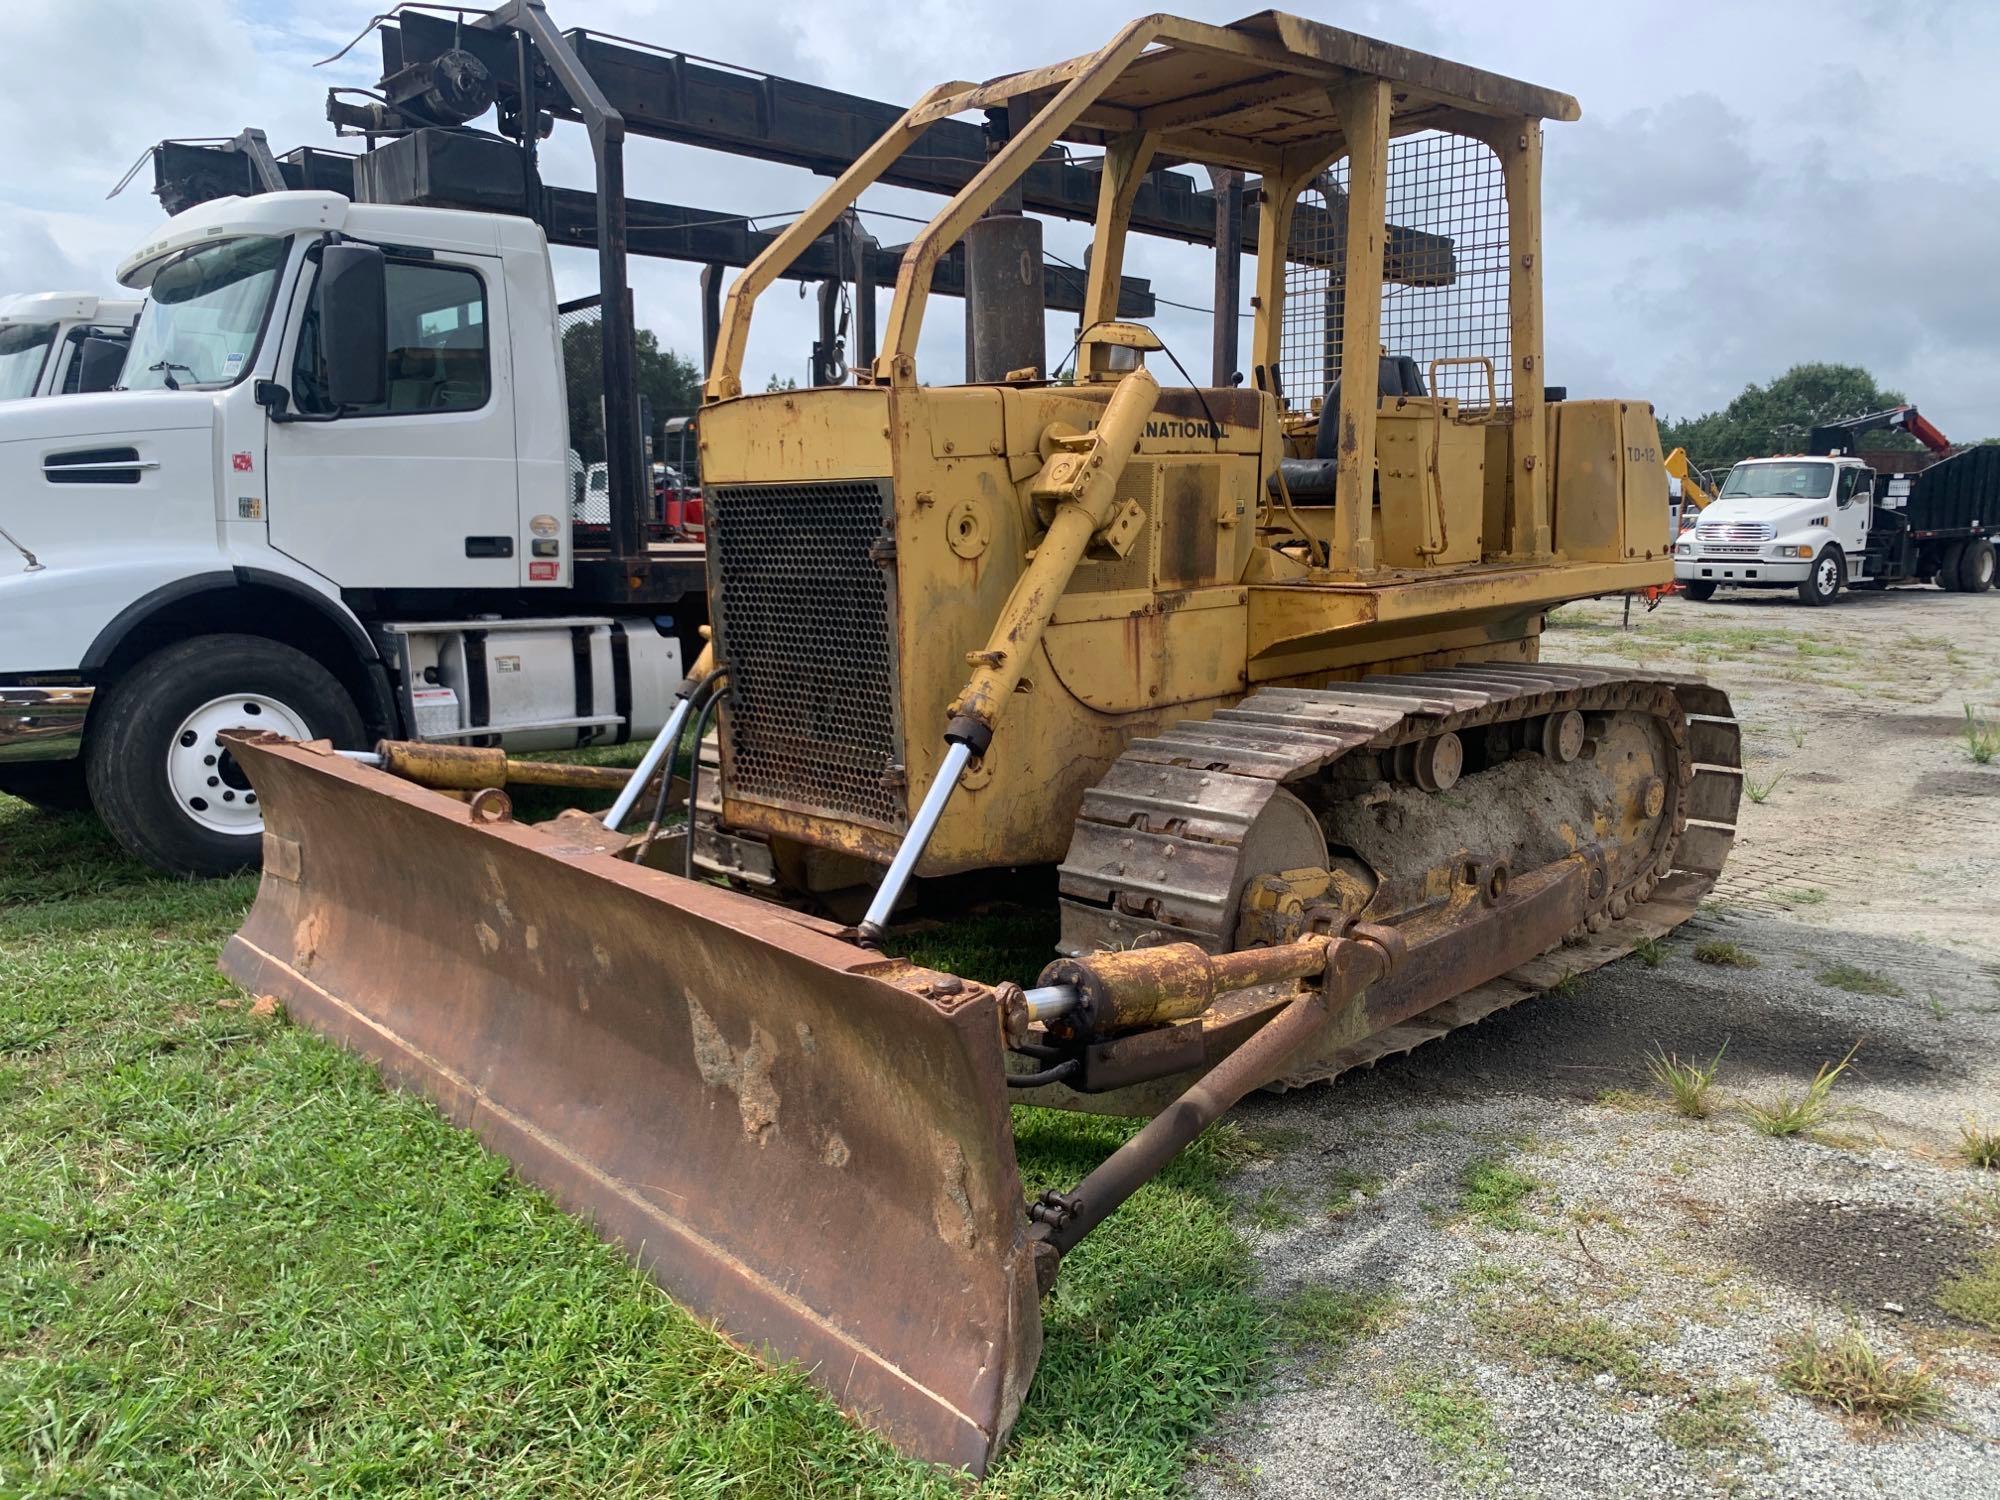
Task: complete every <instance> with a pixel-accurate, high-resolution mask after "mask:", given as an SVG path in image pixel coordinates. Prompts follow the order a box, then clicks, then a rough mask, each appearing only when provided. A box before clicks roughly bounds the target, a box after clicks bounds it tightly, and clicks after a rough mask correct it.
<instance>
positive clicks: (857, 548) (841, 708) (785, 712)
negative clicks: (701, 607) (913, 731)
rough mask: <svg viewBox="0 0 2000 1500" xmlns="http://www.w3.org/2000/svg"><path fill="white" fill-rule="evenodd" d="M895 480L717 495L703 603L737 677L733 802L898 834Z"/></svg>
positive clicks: (725, 490)
mask: <svg viewBox="0 0 2000 1500" xmlns="http://www.w3.org/2000/svg"><path fill="white" fill-rule="evenodd" d="M888 489H889V482H888V481H887V480H879V481H878V480H836V481H820V482H815V483H810V484H734V485H718V486H715V487H714V488H711V489H710V490H709V491H708V492H707V495H706V497H705V498H706V503H707V507H708V535H709V545H710V547H711V548H712V549H713V551H712V557H713V560H714V564H715V566H714V572H713V577H714V578H715V580H716V582H715V586H714V589H713V591H712V593H711V595H710V598H709V607H710V610H711V612H712V614H713V616H714V621H715V626H716V636H717V640H718V641H719V643H720V650H719V654H720V656H721V659H722V660H723V661H724V662H725V663H727V664H728V667H729V707H728V723H729V750H730V764H729V768H728V771H729V791H730V793H731V794H732V795H734V796H738V797H742V798H744V799H746V800H748V801H753V802H761V803H766V804H769V805H773V806H779V807H786V808H793V809H796V810H799V811H802V812H813V813H831V814H834V815H837V816H842V817H849V818H854V819H857V820H860V821H863V822H867V823H872V824H875V825H877V826H881V827H885V828H889V829H900V828H901V827H902V824H903V793H902V790H901V786H900V776H899V775H898V774H896V772H897V771H898V770H899V768H900V765H901V762H902V758H903V756H902V737H901V734H900V732H899V728H898V725H897V721H896V685H895V661H894V655H893V651H894V633H893V632H894V625H893V614H894V611H893V607H892V602H891V593H890V589H891V579H892V570H891V568H890V567H889V566H887V565H886V564H884V563H881V562H877V561H875V560H874V558H872V557H871V556H870V552H871V550H872V549H874V548H876V547H877V546H878V545H879V544H880V543H881V542H882V540H883V535H884V533H883V517H884V516H885V515H886V514H887V509H888V507H887V501H888Z"/></svg>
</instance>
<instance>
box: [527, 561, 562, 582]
mask: <svg viewBox="0 0 2000 1500" xmlns="http://www.w3.org/2000/svg"><path fill="white" fill-rule="evenodd" d="M555 578H556V565H555V564H554V563H552V562H531V563H529V564H528V582H530V583H554V582H555Z"/></svg>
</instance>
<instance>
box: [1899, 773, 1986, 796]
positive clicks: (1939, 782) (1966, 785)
mask: <svg viewBox="0 0 2000 1500" xmlns="http://www.w3.org/2000/svg"><path fill="white" fill-rule="evenodd" d="M1930 797H2000V771H1931V772H1927V773H1926V774H1925V775H1924V776H1923V777H1922V778H1921V779H1919V780H1918V782H1917V787H1916V791H1915V792H1914V793H1913V794H1912V800H1913V801H1918V802H1921V801H1924V800H1925V799H1927V798H1930Z"/></svg>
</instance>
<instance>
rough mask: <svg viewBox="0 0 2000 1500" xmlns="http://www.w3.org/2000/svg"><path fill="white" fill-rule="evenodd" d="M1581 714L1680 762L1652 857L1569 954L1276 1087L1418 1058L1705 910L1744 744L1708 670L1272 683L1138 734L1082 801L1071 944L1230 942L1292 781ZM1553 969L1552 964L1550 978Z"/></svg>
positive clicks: (1495, 982) (1069, 876)
mask: <svg viewBox="0 0 2000 1500" xmlns="http://www.w3.org/2000/svg"><path fill="white" fill-rule="evenodd" d="M1569 709H1575V710H1577V711H1579V712H1582V713H1585V714H1591V713H1606V712H1615V711H1627V712H1637V713H1642V714H1649V715H1650V716H1652V717H1653V718H1655V719H1656V720H1658V721H1659V724H1660V728H1661V730H1662V739H1663V741H1664V743H1666V744H1668V745H1670V746H1671V747H1672V751H1671V753H1672V754H1673V756H1674V757H1675V763H1674V764H1673V765H1672V766H1671V767H1670V768H1663V770H1664V771H1665V772H1666V774H1665V775H1664V776H1663V779H1664V781H1665V782H1666V785H1667V789H1668V790H1667V803H1666V807H1665V810H1664V811H1663V813H1662V815H1661V817H1660V819H1659V822H1658V825H1657V829H1656V832H1655V835H1654V843H1653V847H1652V850H1651V855H1652V857H1651V859H1650V860H1649V861H1647V862H1645V863H1644V864H1643V866H1642V867H1640V868H1639V869H1638V870H1637V872H1636V873H1630V874H1628V876H1627V878H1625V879H1624V880H1623V881H1622V882H1621V883H1620V884H1618V885H1615V886H1613V887H1612V888H1611V889H1608V890H1606V891H1605V892H1604V895H1603V898H1602V900H1601V902H1600V903H1599V905H1598V906H1597V908H1596V909H1595V910H1594V911H1593V912H1592V913H1591V916H1590V918H1589V921H1588V922H1587V924H1586V925H1585V927H1583V928H1580V929H1578V930H1576V931H1574V932H1572V933H1570V934H1568V937H1567V941H1566V943H1565V944H1564V946H1563V947H1561V948H1560V949H1559V950H1558V951H1556V952H1555V953H1552V954H1545V955H1544V956H1543V957H1542V958H1540V959H1537V960H1535V961H1534V962H1533V963H1530V964H1527V965H1522V966H1520V967H1519V968H1517V969H1515V970H1513V971H1511V972H1509V973H1506V974H1502V975H1497V976H1494V977H1493V978H1492V979H1490V980H1489V981H1487V982H1485V983H1483V984H1480V985H1478V986H1477V987H1475V988H1473V989H1471V990H1468V991H1466V992H1464V993H1462V994H1460V995H1457V996H1454V997H1453V998H1451V999H1450V1000H1448V1001H1446V1002H1444V1003H1442V1004H1440V1005H1438V1006H1435V1007H1434V1008H1432V1009H1431V1010H1429V1011H1426V1012H1424V1013H1423V1014H1422V1015H1420V1016H1417V1017H1415V1018H1414V1019H1412V1020H1410V1021H1406V1022H1404V1023H1402V1024H1400V1025H1397V1026H1393V1027H1390V1028H1388V1029H1387V1030H1385V1031H1382V1032H1380V1033H1378V1034H1376V1035H1375V1036H1372V1037H1369V1038H1367V1039H1366V1040H1365V1041H1364V1042H1362V1043H1359V1044H1357V1045H1354V1046H1352V1047H1349V1048H1347V1049H1346V1050H1344V1051H1342V1052H1340V1053H1338V1054H1335V1055H1333V1056H1330V1057H1325V1058H1321V1059H1318V1060H1316V1061H1315V1062H1313V1063H1312V1064H1311V1065H1309V1066H1308V1067H1307V1068H1306V1069H1305V1070H1304V1071H1302V1072H1301V1073H1300V1074H1298V1075H1296V1076H1293V1077H1291V1078H1287V1079H1286V1080H1283V1082H1282V1084H1281V1085H1280V1086H1295V1085H1298V1084H1302V1083H1308V1082H1314V1081H1318V1080H1321V1079H1327V1078H1332V1077H1334V1076H1336V1075H1337V1074H1339V1073H1341V1072H1344V1071H1346V1070H1348V1069H1350V1068H1354V1067H1362V1066H1367V1065H1370V1064H1372V1063H1374V1062H1376V1061H1378V1060H1379V1059H1381V1058H1383V1057H1385V1056H1390V1055H1393V1054H1396V1053H1400V1052H1406V1051H1409V1050H1410V1049H1411V1048H1412V1047H1415V1046H1419V1045H1421V1044H1422V1043H1423V1042H1426V1041H1430V1040H1434V1039H1435V1038H1437V1037H1439V1036H1442V1035H1444V1034H1445V1033H1447V1032H1449V1031H1452V1030H1455V1029H1457V1028H1458V1027H1460V1026H1464V1025H1469V1024H1471V1023H1473V1022H1475V1021H1478V1020H1480V1019H1482V1018H1483V1017H1485V1016H1487V1015H1490V1014H1492V1013H1493V1012H1494V1011H1496V1010H1500V1009H1502V1008H1504V1007H1506V1006H1508V1005H1511V1004H1513V1003H1514V1002H1516V1001H1517V1000H1520V999H1524V998H1526V997H1527V996H1528V995H1530V994H1533V993H1536V992H1537V991H1538V990H1540V989H1545V988H1547V987H1548V986H1549V985H1550V984H1552V983H1555V982H1556V981H1558V980H1560V979H1561V978H1562V977H1563V975H1564V974H1569V973H1576V972H1581V971H1583V970H1586V969H1590V968H1595V967H1597V966H1598V965H1599V964H1603V963H1607V962H1609V961H1611V960H1612V959H1614V958H1617V957H1619V956H1621V955H1622V954H1624V953H1627V952H1630V951H1631V949H1632V947H1633V946H1634V945H1636V944H1637V943H1639V942H1641V941H1643V940H1644V939H1645V938H1647V937H1652V936H1657V935H1659V934H1661V933H1663V932H1666V931H1668V930H1671V929H1672V928H1673V927H1675V926H1677V925H1679V924H1680V923H1681V922H1684V921H1686V920H1687V919H1688V917H1690V916H1691V915H1693V912H1694V909H1695V906H1696V904H1697V903H1698V902H1699V900H1700V898H1701V896H1702V895H1703V894H1704V893H1705V892H1706V891H1707V890H1708V889H1709V888H1710V887H1711V886H1713V884H1714V883H1715V879H1716V877H1717V875H1718V874H1720V872H1721V870H1722V866H1723V861H1724V860H1725V859H1726V857H1727V855H1728V852H1729V848H1730V845H1731V843H1732V842H1733V840H1734V838H1735V820H1736V811H1737V807H1738V803H1739V800H1740V797H1741V792H1742V770H1741V736H1740V733H1739V731H1738V728H1737V725H1736V721H1735V719H1734V717H1733V716H1732V714H1731V711H1730V706H1729V699H1728V696H1727V695H1726V694H1724V693H1723V692H1721V691H1720V690H1719V689H1717V688H1714V687H1711V686H1709V685H1708V684H1707V683H1704V682H1701V681H1699V680H1698V679H1693V678H1687V677H1680V676H1674V675H1668V674H1659V673H1641V674H1628V673H1621V672H1616V671H1611V670H1607V669H1604V668H1598V667H1584V666H1563V665H1557V664H1552V663H1537V664H1534V665H1514V664H1493V665H1480V666H1466V667H1454V668H1448V669H1444V670H1440V671H1435V672H1423V673H1412V674H1400V675H1387V676H1380V677H1370V678H1366V679H1363V680H1362V681H1360V682H1354V683H1341V684H1338V685H1336V686H1333V687H1329V688H1323V689H1298V688H1266V689H1264V690H1262V691H1259V692H1257V693H1254V694H1252V695H1251V696H1250V697H1249V698H1246V699H1245V700H1244V701H1243V702H1242V703H1241V704H1240V705H1238V706H1237V707H1235V708H1231V709H1225V710H1223V711H1221V712H1219V713H1217V714H1216V715H1215V716H1214V717H1213V718H1210V719H1205V720H1198V721H1188V722H1185V723H1181V724H1177V725H1175V726H1173V727H1172V728H1170V729H1169V730H1167V731H1166V732H1165V733H1163V734H1161V735H1159V736H1157V737H1155V738H1152V739H1146V740H1138V741H1135V742H1134V743H1133V744H1132V745H1131V746H1129V747H1128V748H1127V750H1126V751H1125V753H1124V755H1122V756H1121V757H1120V758H1119V760H1118V761H1117V762H1116V764H1115V765H1114V766H1113V767H1112V769H1111V771H1110V772H1109V773H1108V774H1107V775H1106V776H1105V778H1104V780H1103V781H1102V782H1100V783H1099V785H1098V786H1097V787H1096V788H1094V789H1093V790H1092V791H1091V793H1090V794H1089V796H1088V797H1086V799H1085V800H1084V804H1083V807H1082V810H1081V812H1080V813H1079V815H1078V818H1077V822H1076V831H1075V834H1074V836H1073V838H1072V842H1071V845H1070V851H1069V856H1068V858H1067V859H1066V861H1065V862H1064V864H1063V866H1062V871H1061V890H1062V904H1063V930H1062V944H1061V946H1062V949H1063V951H1064V952H1066V953H1080V952H1087V951H1091V950H1095V949H1104V948H1123V947H1130V946H1132V945H1134V944H1135V943H1139V942H1143V941H1157V940H1160V939H1161V938H1165V939H1167V940H1172V941H1192V942H1197V943H1200V944H1201V945H1202V946H1204V947H1206V948H1209V949H1210V950H1211V951H1221V950H1225V949H1227V948H1229V947H1230V946H1232V945H1233V943H1234V939H1235V927H1236V905H1237V899H1238V895H1239V893H1240V890H1241V887H1242V882H1243V880H1244V878H1245V877H1246V875H1247V874H1254V873H1260V872H1256V871H1246V869H1245V868H1244V862H1243V860H1244V853H1245V840H1246V837H1247V836H1248V834H1249V832H1250V829H1251V826H1252V824H1253V823H1254V822H1255V820H1256V819H1257V817H1258V815H1259V814H1260V813H1261V812H1263V811H1264V809H1265V807H1266V805H1267V804H1269V803H1270V802H1271V801H1272V799H1273V797H1274V796H1275V795H1276V793H1277V792H1278V790H1279V789H1280V788H1281V787H1286V786H1293V787H1297V786H1299V785H1301V784H1303V783H1305V782H1307V781H1309V780H1310V779H1312V778H1318V777H1324V776H1326V775H1328V774H1329V772H1330V770H1331V769H1332V768H1333V767H1334V766H1335V763H1336V762H1338V761H1340V760H1341V758H1342V757H1345V756H1348V755H1352V754H1356V753H1358V752H1385V751H1387V752H1393V751H1394V750H1395V749H1396V747H1398V746H1401V745H1408V744H1413V743H1416V742H1418V741H1422V740H1425V739H1428V738H1430V737H1432V736H1435V735H1438V734H1441V733H1443V732H1444V731H1447V730H1450V731H1454V732H1457V733H1458V734H1460V735H1461V737H1464V736H1467V735H1469V734H1473V733H1478V732H1481V731H1484V730H1486V729H1487V728H1489V727H1492V726H1500V725H1505V724H1508V723H1511V722H1513V721H1517V720H1525V719H1531V718H1534V717H1536V716H1540V715H1547V714H1553V713H1561V712H1563V711H1565V710H1569ZM1544 970H1546V971H1547V972H1543V971H1544Z"/></svg>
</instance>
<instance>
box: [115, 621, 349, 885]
mask: <svg viewBox="0 0 2000 1500" xmlns="http://www.w3.org/2000/svg"><path fill="white" fill-rule="evenodd" d="M98 698H99V701H98V703H97V704H96V705H95V708H94V711H93V713H92V715H91V721H90V729H89V732H88V734H87V735H86V737H85V738H86V743H85V745H84V762H85V768H86V773H87V775H88V778H89V782H90V800H91V802H92V804H93V805H94V806H95V807H96V808H97V815H98V816H99V817H100V818H102V819H103V820H104V824H105V826H106V827H107V828H109V829H110V830H111V832H112V835H113V836H114V837H115V838H116V839H117V840H118V842H119V843H121V844H123V845H124V846H125V847H126V848H127V849H129V850H130V851H131V852H132V853H133V854H135V855H137V856H138V857H139V858H140V859H142V860H144V861H145V862H146V863H147V864H149V865H152V866H154V867H155V868H156V869H161V870H167V871H170V872H172V873H173V874H176V875H226V874H228V873H229V872H231V871H232V870H240V869H243V868H245V867H246V866H250V865H255V864H256V863H257V862H258V859H259V856H260V855H261V853H262V845H263V832H264V819H263V815H262V814H261V813H260V812H258V811H257V806H256V804H257V795H256V792H255V791H254V790H253V789H252V788H251V786H250V783H249V780H248V778H246V777H245V776H244V775H243V772H242V771H241V770H240V769H239V768H238V767H237V765H236V763H235V761H234V760H233V759H232V758H231V757H230V755H229V753H228V751H227V750H226V749H225V748H224V747H223V745H222V743H221V741H220V739H219V736H220V734H221V733H222V731H224V730H227V729H234V728H238V727H254V728H263V729H271V730H275V731H276V732H278V733H280V734H285V735H291V736H293V737H296V738H300V739H330V740H332V741H333V742H334V743H335V744H336V745H340V746H342V747H347V748H352V747H354V746H357V745H359V744H360V743H361V740H362V737H363V734H364V733H365V731H364V729H363V727H362V723H361V715H360V713H359V712H358V711H357V710H356V709H355V707H354V701H353V700H352V699H351V698H349V697H348V695H347V690H346V689H345V688H343V687H342V686H341V685H340V683H339V681H338V680H337V679H336V678H335V677H334V675H333V674H332V673H331V672H329V671H327V669H326V668H325V667H322V666H321V665H320V664H319V663H318V662H316V661H314V660H313V659H312V658H311V657H309V656H307V655H306V654H305V653H304V652H302V651H298V650H295V649H293V648H292V647H290V646H287V645H283V644H282V643H280V642H278V641H273V640H267V639H265V638H264V637H262V636H255V635H203V636H196V637H194V638H193V639H192V640H185V641H180V642H177V643H176V644H174V645H171V646H165V647H162V648H161V649H160V650H158V651H156V652H154V653H153V654H152V655H151V656H149V657H147V658H146V659H145V660H143V661H141V662H138V663H136V664H134V665H133V666H132V667H131V668H130V669H129V670H128V671H126V673H125V674H124V675H123V676H122V677H120V678H119V679H118V681H117V682H115V683H113V684H112V685H111V686H110V687H109V688H108V689H106V690H104V691H103V692H101V693H100V694H99V695H98Z"/></svg>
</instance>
